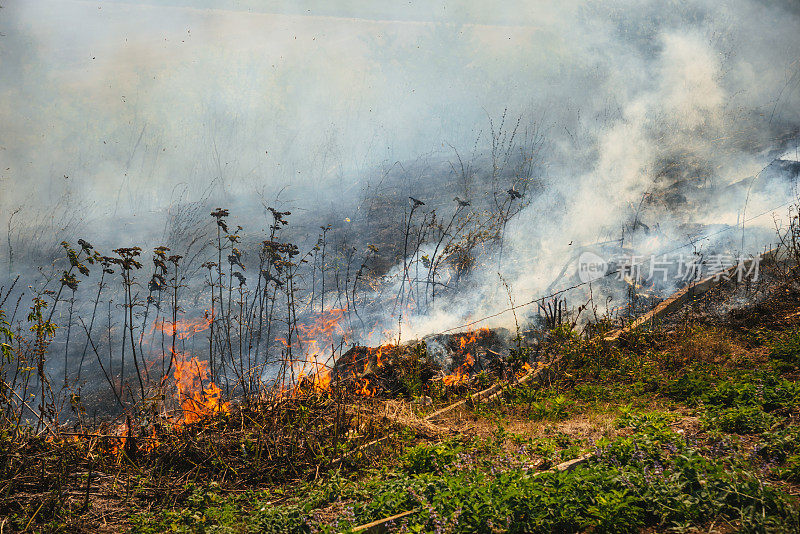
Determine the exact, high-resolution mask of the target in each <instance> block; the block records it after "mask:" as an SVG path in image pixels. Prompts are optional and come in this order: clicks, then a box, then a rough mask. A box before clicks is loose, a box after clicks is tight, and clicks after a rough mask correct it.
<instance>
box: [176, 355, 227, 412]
mask: <svg viewBox="0 0 800 534" xmlns="http://www.w3.org/2000/svg"><path fill="white" fill-rule="evenodd" d="M174 377H175V385H176V386H177V388H178V402H179V403H180V405H181V409H182V411H183V423H185V424H191V423H194V422H197V421H200V420H201V419H204V418H207V417H210V416H213V415H216V414H218V413H227V412H229V411H230V404H229V403H227V402H225V401H223V400H222V390H221V389H220V388H219V386H217V385H216V384H215V383H214V382H208V385H206V386H205V387H204V386H203V382H205V381H207V380H208V362H205V361H202V360H198V359H197V358H195V357H193V356H189V355H185V354H182V353H176V354H175V374H174Z"/></svg>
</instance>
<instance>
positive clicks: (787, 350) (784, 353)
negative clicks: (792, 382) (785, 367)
mask: <svg viewBox="0 0 800 534" xmlns="http://www.w3.org/2000/svg"><path fill="white" fill-rule="evenodd" d="M769 356H770V358H773V359H776V360H781V361H784V362H787V363H791V364H794V365H797V364H798V363H800V330H792V331H789V332H787V333H785V334H783V335H780V336H778V338H777V339H776V340H775V341H773V342H772V346H771V347H770V353H769Z"/></svg>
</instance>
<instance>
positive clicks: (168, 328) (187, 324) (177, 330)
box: [153, 310, 214, 339]
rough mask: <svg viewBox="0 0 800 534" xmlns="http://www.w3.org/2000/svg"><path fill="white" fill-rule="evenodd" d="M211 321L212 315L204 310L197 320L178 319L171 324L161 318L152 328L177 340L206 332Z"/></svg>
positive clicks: (212, 319)
mask: <svg viewBox="0 0 800 534" xmlns="http://www.w3.org/2000/svg"><path fill="white" fill-rule="evenodd" d="M213 321H214V314H213V313H211V312H209V311H208V310H206V311H205V313H204V314H203V317H198V318H197V319H192V320H187V319H179V320H177V321H175V322H172V321H167V320H166V319H164V318H162V319H161V320H160V321H157V322H156V323H155V324H154V325H153V326H154V327H155V329H156V330H159V331H161V332H164V334H166V335H167V336H170V337H172V336H173V335H174V336H175V337H177V338H178V339H186V338H189V337H191V336H193V335H195V334H197V333H199V332H203V331H205V330H208V328H209V327H210V326H211V323H212V322H213Z"/></svg>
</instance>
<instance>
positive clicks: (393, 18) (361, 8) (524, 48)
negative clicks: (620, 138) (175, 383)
mask: <svg viewBox="0 0 800 534" xmlns="http://www.w3.org/2000/svg"><path fill="white" fill-rule="evenodd" d="M721 4H722V3H719V2H710V1H709V2H705V1H681V2H662V1H653V2H620V1H614V2H590V3H583V2H572V1H562V2H521V1H516V2H515V1H512V2H502V3H494V2H485V1H467V2H449V1H439V2H388V1H385V2H363V1H355V0H353V1H345V2H342V1H339V2H334V1H331V0H326V1H323V0H320V1H311V2H281V1H268V2H262V1H256V0H249V1H236V0H196V1H190V0H163V1H159V0H149V1H97V0H95V1H83V0H3V3H2V6H3V8H2V9H0V124H2V130H1V131H0V191H2V198H0V209H5V210H8V209H10V208H11V207H13V206H17V205H24V206H48V205H52V204H54V203H56V202H57V201H58V199H60V198H63V195H65V194H67V195H69V196H70V198H72V199H73V200H75V199H77V200H80V201H81V202H83V203H88V204H90V205H91V206H92V209H93V210H96V212H97V213H99V214H107V215H111V216H113V215H115V214H120V213H123V214H124V213H143V212H148V211H150V210H153V209H158V208H159V207H161V206H163V205H164V204H166V203H168V202H170V201H171V200H174V198H175V196H176V195H178V193H176V192H175V191H184V190H185V191H186V192H185V193H180V195H183V196H186V197H188V198H197V197H199V196H200V195H203V194H206V192H207V191H209V190H211V191H212V193H211V194H212V196H213V195H221V196H226V195H227V196H231V195H234V196H235V195H245V196H246V195H249V194H252V193H253V192H254V191H269V190H273V189H274V188H276V187H279V186H281V185H287V184H289V185H297V184H299V185H302V184H306V185H309V184H310V185H315V186H316V185H318V184H327V183H340V182H337V181H336V180H337V179H339V180H340V179H341V177H342V176H346V177H348V178H347V179H348V180H351V181H352V180H354V179H355V178H354V177H358V176H360V174H359V173H360V171H364V170H365V169H370V168H373V167H374V166H375V165H376V164H378V163H380V162H384V161H387V162H393V161H397V160H406V159H410V158H414V157H417V156H419V155H421V154H426V153H429V152H432V151H437V150H447V145H448V144H452V145H454V146H457V147H462V148H464V147H469V146H470V143H472V142H473V141H474V139H475V138H476V137H477V135H478V132H479V131H481V130H482V129H486V127H487V124H488V120H487V119H488V117H493V118H495V119H497V117H499V115H500V114H501V113H502V111H503V109H505V108H508V109H509V110H510V113H511V114H512V115H514V116H516V115H519V114H528V116H533V117H539V118H540V119H539V120H541V121H542V122H543V123H544V124H545V126H546V130H547V132H548V136H549V137H550V139H551V140H552V141H553V147H554V150H555V152H556V155H555V156H554V158H553V162H552V164H553V168H556V167H557V166H559V165H561V164H563V160H564V157H563V156H564V155H565V154H566V155H569V157H572V155H571V154H573V153H574V157H575V158H576V159H582V162H584V163H586V164H587V165H589V166H593V165H595V163H596V161H594V160H595V159H596V154H597V150H598V147H599V146H601V144H602V143H603V142H606V143H608V142H610V140H609V138H608V137H607V136H606V134H607V133H608V132H610V131H613V130H614V128H619V125H620V121H621V122H623V123H626V124H628V125H629V126H630V125H631V124H633V123H637V121H638V124H639V126H642V127H644V125H645V122H646V121H647V120H650V123H651V125H652V123H653V120H652V119H653V118H654V117H655V116H656V115H658V116H660V117H661V118H665V117H666V118H667V119H670V117H671V118H673V119H674V118H677V117H679V116H680V114H681V113H684V112H687V110H688V111H689V112H692V113H693V112H694V111H697V110H698V109H699V110H701V111H702V110H705V109H706V108H705V107H703V106H710V107H708V109H709V110H711V112H712V113H707V114H706V115H707V116H705V118H702V117H701V116H703V114H702V113H701V114H700V115H697V114H695V115H694V117H695V118H697V117H701V118H702V120H701V122H702V124H700V125H698V126H703V127H704V128H706V130H707V131H705V132H704V133H703V134H702V135H700V136H698V135H694V138H693V139H689V137H690V136H689V133H691V132H688V131H684V132H683V134H682V135H683V137H682V138H681V140H680V143H684V142H689V141H691V143H693V144H696V143H695V141H696V140H697V139H696V138H702V140H703V141H709V140H711V139H713V138H718V137H720V130H721V128H722V126H723V125H724V126H725V127H728V126H730V125H732V124H734V122H732V121H731V120H730V119H731V117H733V116H734V115H736V116H737V117H738V118H739V119H743V121H740V122H738V123H735V124H736V125H735V128H734V130H735V131H731V132H729V133H728V134H726V135H724V136H722V137H726V138H730V139H732V141H731V143H729V145H730V146H720V145H721V143H720V142H719V141H717V146H715V147H714V150H721V151H727V152H731V151H733V152H737V151H741V150H742V149H743V148H744V149H746V150H745V151H746V152H748V153H749V152H757V151H758V150H763V149H764V146H765V145H769V144H770V143H774V144H780V142H781V141H780V139H778V141H775V138H776V137H780V136H781V135H783V136H784V137H785V136H786V135H789V136H791V131H792V125H794V124H797V123H798V120H797V119H798V110H797V106H796V105H797V102H798V96H797V83H798V82H797V72H798V64H797V58H798V37H797V35H798V33H800V32H798V31H797V30H798V24H797V21H798V10H797V4H796V3H795V2H788V1H787V2H766V1H763V2H762V1H745V0H737V1H736V2H726V3H725V4H726V5H721ZM665 54H666V55H665ZM670 54H671V55H670ZM689 60H692V61H691V62H690V63H687V62H689ZM670 77H672V78H670ZM671 79H672V82H670V80H671ZM670 83H672V84H674V85H670ZM667 87H671V88H672V89H673V90H672V91H671V92H670V91H666V89H665V88H667ZM659 88H660V89H659ZM686 95H688V96H690V97H691V99H690V100H691V102H689V103H688V104H686V103H685V102H683V103H682V102H679V101H678V100H680V97H681V96H686ZM670 98H671V99H672V101H670V100H669V99H670ZM655 100H657V101H658V102H659V106H660V104H662V103H666V105H665V106H664V107H658V109H656V106H654V105H653V101H655ZM701 101H702V102H701ZM670 102H672V103H671V104H670ZM698 102H700V104H699V106H700V107H699V108H698V107H697V104H698ZM684 104H686V105H688V106H689V108H685V106H684ZM635 106H638V109H639V112H640V115H639V116H638V118H637V116H636V111H635V109H634V107H635ZM643 106H644V108H646V109H644V108H643ZM681 106H684V107H681ZM692 106H694V107H692ZM703 113H705V112H703ZM690 114H691V113H690ZM712 114H713V115H714V117H716V118H717V119H719V118H720V117H723V116H724V118H725V120H721V121H717V123H716V127H714V128H708V126H709V124H710V122H709V121H708V120H706V119H707V118H708V116H711V115H712ZM737 114H738V115H737ZM684 118H686V115H685V113H684V116H682V118H681V120H680V121H679V122H680V123H681V124H683V122H682V119H684ZM759 121H760V122H759ZM667 122H669V120H668V121H667ZM662 123H663V121H662V122H660V123H659V124H662ZM781 128H783V129H781ZM646 129H647V132H648V133H647V135H648V136H650V137H651V138H652V139H650V141H654V139H655V138H657V137H658V136H659V135H661V134H659V133H657V132H656V133H653V128H652V127H648V128H646ZM712 130H713V131H712ZM642 132H643V131H642V130H641V129H640V133H642ZM694 132H695V134H696V133H697V130H694ZM742 132H745V133H742ZM786 132H789V133H788V134H787V133H786ZM751 133H752V134H753V135H751ZM795 134H796V130H795ZM643 135H644V134H643ZM662 137H663V136H662ZM764 138H767V139H768V141H765V139H764ZM485 139H486V137H485V136H484V140H485ZM603 139H605V141H603ZM676 143H678V141H677V140H676V139H668V140H666V141H664V140H663V139H662V144H666V145H669V146H672V145H674V144H676ZM680 143H679V144H680ZM748 143H750V144H751V145H753V146H756V145H758V146H757V148H755V149H753V150H751V148H752V147H750V148H748V147H746V146H744V145H747V144H748ZM623 145H624V143H623ZM640 155H641V154H640ZM736 157H738V156H736ZM559 158H560V159H559ZM636 165H638V164H634V167H635V166H636ZM753 165H755V163H753ZM749 171H750V169H749V168H746V169H743V171H742V172H743V173H745V174H746V172H749ZM566 174H568V176H567V175H559V176H555V178H557V179H558V180H562V181H563V180H568V179H572V176H573V174H574V172H573V171H569V172H568V173H566ZM608 178H609V177H608V176H605V177H604V176H600V177H599V178H598V179H599V180H600V181H601V182H602V181H603V180H606V179H608ZM180 195H179V196H180Z"/></svg>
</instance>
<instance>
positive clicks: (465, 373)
mask: <svg viewBox="0 0 800 534" xmlns="http://www.w3.org/2000/svg"><path fill="white" fill-rule="evenodd" d="M489 333H491V330H489V329H488V328H479V329H478V330H476V331H474V332H465V333H463V334H456V336H458V351H459V352H460V353H462V354H464V361H463V363H462V364H461V365H460V366H458V368H457V369H456V370H455V371H453V372H452V373H451V374H449V375H445V376H444V377H442V383H443V384H444V385H445V386H448V387H449V386H456V385H459V384H463V383H465V382H466V381H467V380H469V376H470V371H471V370H472V366H473V365H475V358H474V356H473V355H472V352H474V348H475V343H476V342H477V341H478V339H479V338H481V337H483V336H485V335H487V334H489Z"/></svg>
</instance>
